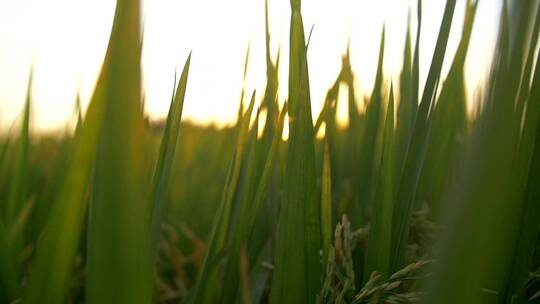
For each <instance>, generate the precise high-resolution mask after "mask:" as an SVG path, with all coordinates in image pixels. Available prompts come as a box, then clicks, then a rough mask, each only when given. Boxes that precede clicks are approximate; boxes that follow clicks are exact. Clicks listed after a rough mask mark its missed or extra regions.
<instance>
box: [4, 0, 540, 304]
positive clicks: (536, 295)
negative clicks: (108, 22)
mask: <svg viewBox="0 0 540 304" xmlns="http://www.w3.org/2000/svg"><path fill="white" fill-rule="evenodd" d="M276 1H285V0H276ZM457 3H458V1H456V0H447V2H446V6H445V9H444V11H443V12H442V20H441V24H440V26H439V31H438V36H437V41H436V43H435V45H434V47H435V48H434V51H433V53H432V54H421V53H420V40H421V39H422V30H421V29H422V24H423V20H422V14H423V11H422V10H423V8H422V7H423V6H422V1H421V0H418V2H417V8H418V9H417V14H416V15H415V16H412V15H410V16H409V20H408V24H407V29H406V31H405V32H404V33H403V34H404V35H405V44H404V50H403V58H402V69H401V72H400V75H398V76H399V78H392V76H393V75H386V74H385V73H384V69H383V66H384V60H385V58H384V54H385V46H386V45H387V39H388V38H387V36H386V31H385V29H384V27H383V28H381V29H380V33H381V39H380V44H379V46H378V51H379V52H378V53H379V56H378V61H377V71H376V79H375V83H374V86H373V88H372V89H371V90H370V91H371V92H370V93H369V94H368V96H365V98H363V97H364V96H363V95H362V92H359V91H358V90H357V89H356V88H355V85H354V83H355V79H357V78H358V77H359V75H358V74H357V72H356V71H355V70H354V69H353V68H352V63H351V56H353V55H354V54H353V53H354V50H353V49H351V48H350V47H348V48H347V49H346V50H344V53H343V57H342V66H341V70H340V71H339V73H338V74H337V75H335V82H334V84H333V85H332V86H331V87H330V88H329V89H328V93H327V95H326V99H325V100H324V101H323V102H324V106H323V108H322V110H321V112H320V114H318V116H315V115H314V113H313V112H312V107H311V105H312V97H311V95H310V73H309V67H310V66H313V65H316V64H317V62H309V61H308V56H307V52H308V49H309V38H308V37H306V33H304V23H303V19H302V3H301V1H300V0H290V7H291V15H290V33H289V42H290V43H289V44H290V45H289V53H288V56H289V60H288V85H287V86H288V95H287V98H286V100H279V95H278V89H279V86H280V79H279V77H278V69H279V65H280V59H279V58H280V55H279V54H278V56H277V59H275V60H274V59H273V58H272V56H271V55H270V35H271V33H270V27H269V11H268V1H267V2H266V7H265V10H266V11H265V19H266V20H265V30H266V32H265V38H266V39H265V43H266V48H265V52H266V54H265V58H266V60H265V61H266V69H267V70H266V76H267V84H266V89H265V90H264V91H260V92H252V93H251V95H249V92H246V89H245V88H244V87H242V88H239V90H241V92H242V93H241V99H240V101H239V107H238V118H237V121H236V124H234V125H233V126H229V127H223V128H216V127H212V126H210V127H201V126H199V125H197V124H195V123H189V122H186V121H182V112H183V106H184V104H185V103H190V102H197V101H196V100H189V99H185V97H186V96H188V95H186V92H187V91H189V90H190V81H189V79H190V77H189V73H190V70H193V69H195V68H196V66H195V65H194V66H192V58H193V59H194V58H197V54H196V53H193V57H192V54H191V53H190V55H189V56H188V57H187V59H186V61H185V65H184V69H183V70H182V72H181V74H180V77H179V79H178V81H176V79H175V83H174V84H173V85H172V86H171V91H172V96H171V100H170V107H169V113H168V116H167V117H166V119H165V120H164V121H162V122H150V120H148V119H147V117H145V114H144V102H143V96H142V93H141V92H142V83H141V77H142V72H141V49H142V44H143V41H142V39H141V36H142V35H141V11H140V10H141V9H140V7H141V6H140V2H139V1H138V0H118V1H117V4H116V13H115V16H114V23H113V26H112V31H111V35H110V39H109V44H108V49H107V53H106V56H105V59H104V61H103V65H102V68H101V72H100V75H99V79H98V81H97V85H96V87H95V90H94V92H93V95H92V98H91V101H90V104H89V106H88V108H87V109H86V110H83V109H81V107H80V104H79V103H78V104H79V105H78V110H77V113H76V116H77V125H76V127H75V128H74V130H69V132H66V133H64V134H61V135H54V136H51V135H43V134H40V133H39V132H31V130H32V129H31V124H32V121H33V111H32V89H31V88H32V76H30V79H29V84H28V92H27V98H26V102H25V106H24V111H23V113H22V115H21V120H20V125H19V126H18V128H15V129H13V130H9V131H5V132H3V133H2V134H1V136H0V203H1V207H0V303H13V304H14V303H52V304H55V303H195V304H198V303H203V304H206V303H370V304H371V303H540V274H539V267H540V238H539V225H540V67H539V66H540V61H539V60H538V59H540V53H539V50H538V47H537V44H538V38H539V37H538V36H539V32H540V2H539V1H503V3H504V5H503V7H502V10H501V12H500V23H499V28H498V38H497V47H496V50H495V54H494V57H493V61H492V63H491V66H490V75H489V78H488V79H487V80H486V81H485V83H484V86H483V87H484V89H483V90H482V92H481V94H479V95H478V98H477V99H478V100H476V101H474V102H476V105H477V106H476V108H475V110H474V111H470V110H468V109H467V103H468V102H471V101H470V100H467V98H468V97H467V96H468V95H467V91H466V80H467V77H466V76H467V75H466V69H465V63H466V60H467V58H468V51H469V49H470V40H471V35H472V33H473V29H474V28H475V18H476V15H477V11H478V10H479V9H480V8H479V7H478V1H475V0H467V1H466V3H465V5H464V7H461V6H459V5H457ZM458 9H464V10H465V11H464V16H465V17H464V20H463V24H462V27H461V28H462V32H461V39H460V41H459V45H458V47H457V51H456V52H455V54H452V53H450V52H449V50H448V48H447V46H448V41H449V36H450V32H451V29H452V28H454V27H455V26H457V24H456V21H455V20H454V15H455V14H456V10H458ZM413 19H415V21H416V24H417V28H416V29H413V28H412V26H411V24H412V21H413ZM415 30H416V31H415ZM414 31H415V32H416V35H415V36H414V40H413V35H412V33H413V32H414ZM312 47H313V46H312ZM373 47H376V46H373ZM249 53H250V51H249V50H248V52H247V55H246V65H245V67H244V78H245V77H246V71H247V64H248V62H249V60H248V58H249ZM421 56H429V57H428V58H429V59H431V61H430V65H429V67H427V68H428V71H429V72H428V75H427V80H426V83H425V85H422V84H421V83H420V79H419V78H420V77H419V71H420V69H421V66H420V65H421V62H423V61H421V60H420V58H421ZM202 60H204V58H202ZM445 62H447V63H449V66H450V69H449V70H448V72H447V73H445V72H443V66H444V64H445ZM392 79H399V81H393V80H392ZM345 86H346V92H343V90H342V89H341V88H344V87H345ZM209 89H212V88H209ZM246 93H248V94H247V95H246ZM343 93H346V97H347V98H346V102H347V106H348V121H349V123H348V124H347V125H345V126H341V125H340V124H338V123H337V121H338V117H337V108H338V103H339V102H343V100H344V99H342V98H339V95H340V94H343ZM248 96H250V98H247V97H248ZM164 102H165V101H164ZM244 104H247V107H244ZM280 105H282V106H280ZM263 113H264V114H265V115H263ZM263 117H264V119H263ZM286 122H287V123H288V129H289V136H288V139H286V140H284V139H283V137H282V135H283V131H284V129H285V123H286ZM323 127H324V130H325V132H324V136H322V137H317V136H316V134H318V133H319V131H320V130H321V129H322V128H323Z"/></svg>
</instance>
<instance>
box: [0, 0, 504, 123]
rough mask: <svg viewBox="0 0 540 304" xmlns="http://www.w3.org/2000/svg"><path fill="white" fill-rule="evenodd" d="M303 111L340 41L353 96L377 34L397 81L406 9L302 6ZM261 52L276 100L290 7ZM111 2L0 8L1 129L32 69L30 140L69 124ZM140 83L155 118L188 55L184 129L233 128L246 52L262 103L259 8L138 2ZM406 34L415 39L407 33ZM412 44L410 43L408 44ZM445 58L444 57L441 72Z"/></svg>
mask: <svg viewBox="0 0 540 304" xmlns="http://www.w3.org/2000/svg"><path fill="white" fill-rule="evenodd" d="M302 2H303V3H302V13H303V17H304V23H305V24H304V26H305V29H306V35H307V34H308V33H309V30H310V28H311V26H312V25H313V24H315V28H314V31H313V35H312V38H311V43H310V47H309V51H308V60H309V65H310V66H309V69H310V82H311V94H312V102H313V110H314V112H315V113H317V112H318V111H319V110H320V108H321V106H322V101H323V98H324V96H325V94H326V91H327V89H328V87H329V86H330V85H331V83H332V82H333V81H334V80H335V77H336V75H337V73H338V71H339V68H340V64H341V54H343V53H344V51H345V48H346V46H347V41H348V39H349V37H350V39H351V49H352V55H351V57H352V64H353V68H354V70H355V71H356V73H357V76H358V79H357V87H358V89H359V90H361V91H362V92H364V93H365V92H369V91H370V90H371V87H372V85H373V75H374V73H375V69H376V62H377V56H378V47H379V38H380V34H381V28H382V24H383V22H385V24H386V30H387V35H386V44H387V49H386V55H385V72H386V73H387V74H386V76H387V77H390V75H391V76H392V77H394V79H397V77H398V76H399V71H400V69H401V61H402V53H403V42H404V38H405V31H406V21H407V14H408V11H409V8H410V7H412V16H413V18H412V25H413V26H414V27H415V26H416V12H415V10H416V0H412V1H409V0H377V1H375V0H326V1H322V0H304V1H302ZM444 5H445V0H426V1H424V10H423V17H424V19H423V29H422V38H421V39H422V40H421V53H420V56H421V79H422V80H423V79H425V76H426V72H427V68H428V67H429V63H430V61H431V56H432V53H433V48H434V46H435V40H436V36H437V33H438V30H439V26H440V20H441V18H442V13H443V10H444ZM269 6H270V29H271V35H272V36H271V51H272V53H273V56H274V57H275V55H276V54H277V50H278V48H279V47H281V49H282V61H281V62H282V64H281V69H280V73H281V74H282V77H281V80H280V81H281V84H282V87H281V89H280V96H281V99H284V98H285V96H286V87H287V85H286V83H287V82H286V79H287V78H286V76H287V75H286V72H287V65H288V62H287V61H288V58H287V57H288V34H289V22H290V7H289V0H269ZM114 7H115V1H111V0H0V127H10V126H11V125H13V122H14V121H16V120H17V118H18V117H20V113H21V111H22V105H23V101H24V99H25V94H26V86H27V81H28V75H29V71H30V67H31V66H32V65H33V69H34V84H33V87H32V91H33V108H32V110H33V119H34V122H33V123H34V129H39V130H48V131H50V130H58V129H63V128H64V127H66V126H69V125H70V124H71V123H72V122H73V117H74V103H75V99H76V95H77V92H78V91H79V92H80V95H81V100H82V103H83V106H86V105H87V103H88V101H89V98H90V96H91V94H92V90H93V86H94V84H95V81H96V78H97V75H98V72H99V69H100V65H101V62H102V60H103V56H104V54H105V49H106V47H107V42H108V39H109V34H110V27H111V25H112V18H113V15H114ZM143 7H144V8H143V15H144V48H143V59H142V60H143V62H142V64H143V72H144V86H145V92H146V111H147V113H149V115H150V116H151V117H152V118H160V117H164V116H165V115H166V114H167V110H168V107H169V102H170V96H171V92H172V88H173V78H174V73H175V70H177V71H181V69H182V66H183V63H184V61H185V59H186V57H187V55H188V53H189V51H190V50H193V57H192V64H191V68H190V75H189V82H188V89H187V94H186V100H185V105H184V118H185V119H190V120H195V121H198V122H201V123H212V122H213V123H217V124H219V125H223V124H227V123H230V122H232V121H234V119H235V115H236V111H237V107H238V100H239V96H240V91H241V87H242V74H243V62H244V57H245V53H246V49H247V46H248V43H251V58H250V63H249V69H248V79H247V82H246V88H247V90H248V91H251V90H253V89H257V90H258V92H259V94H258V98H259V99H260V98H261V97H262V93H263V92H264V87H265V82H266V79H265V77H266V74H265V68H266V67H265V57H264V56H265V53H264V48H265V45H264V43H265V42H264V0H228V1H223V0H146V1H144V3H143ZM464 7H465V0H458V6H457V8H456V13H455V16H454V21H455V22H454V23H453V28H452V34H451V39H450V43H449V49H448V53H447V55H450V56H453V53H454V52H455V49H456V47H457V43H458V39H459V37H460V36H461V24H462V20H463V16H464ZM500 9H501V3H500V0H484V1H480V4H479V8H478V14H477V19H476V22H475V28H474V32H473V37H472V42H471V46H470V51H469V58H468V61H467V70H466V72H467V78H468V86H469V88H470V94H474V89H475V88H476V87H477V85H478V84H479V83H481V81H482V79H483V78H484V77H485V73H486V66H487V64H488V63H489V61H490V58H491V52H492V48H493V44H494V40H495V36H496V30H497V24H498V16H499V12H500ZM413 32H414V30H413ZM413 38H414V37H413ZM450 59H451V57H449V56H447V60H446V61H445V63H446V65H445V66H446V67H448V63H449V62H450Z"/></svg>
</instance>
